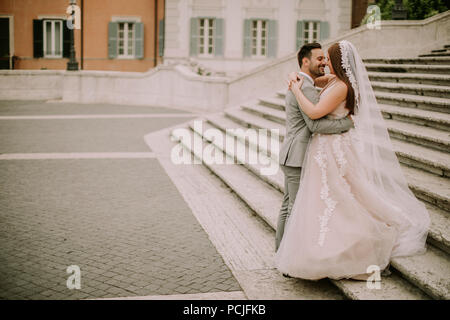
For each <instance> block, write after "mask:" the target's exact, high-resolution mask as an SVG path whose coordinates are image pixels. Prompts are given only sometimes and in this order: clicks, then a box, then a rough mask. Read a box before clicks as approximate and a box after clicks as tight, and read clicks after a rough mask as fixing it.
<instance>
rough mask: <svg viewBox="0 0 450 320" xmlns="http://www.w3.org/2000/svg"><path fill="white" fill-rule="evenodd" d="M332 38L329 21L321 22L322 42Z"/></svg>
mask: <svg viewBox="0 0 450 320" xmlns="http://www.w3.org/2000/svg"><path fill="white" fill-rule="evenodd" d="M329 36H330V25H329V23H328V22H327V21H321V22H320V40H325V39H328V37H329Z"/></svg>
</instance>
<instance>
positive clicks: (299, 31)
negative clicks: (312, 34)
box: [296, 20, 304, 50]
mask: <svg viewBox="0 0 450 320" xmlns="http://www.w3.org/2000/svg"><path fill="white" fill-rule="evenodd" d="M303 25H304V23H303V20H300V21H297V39H296V40H297V41H296V48H297V49H296V50H300V48H301V47H302V45H303Z"/></svg>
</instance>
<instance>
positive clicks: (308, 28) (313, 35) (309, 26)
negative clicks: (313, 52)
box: [303, 21, 320, 44]
mask: <svg viewBox="0 0 450 320" xmlns="http://www.w3.org/2000/svg"><path fill="white" fill-rule="evenodd" d="M303 23H304V25H303V44H305V43H311V42H317V41H319V35H320V22H319V21H304V22H303Z"/></svg>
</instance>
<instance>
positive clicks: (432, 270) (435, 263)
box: [391, 246, 450, 300]
mask: <svg viewBox="0 0 450 320" xmlns="http://www.w3.org/2000/svg"><path fill="white" fill-rule="evenodd" d="M391 265H392V267H394V268H395V269H397V270H398V271H399V272H401V275H402V277H404V278H405V279H407V280H408V281H410V282H411V283H412V284H414V285H416V286H418V287H419V288H420V289H422V290H423V291H424V292H425V293H426V294H428V295H429V296H430V297H432V298H433V299H438V300H449V299H450V282H449V281H450V257H449V256H448V255H447V254H446V253H444V252H442V251H441V250H439V249H436V248H433V247H431V246H428V248H427V252H426V253H425V254H423V255H416V256H412V257H401V258H394V259H392V261H391Z"/></svg>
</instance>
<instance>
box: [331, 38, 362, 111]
mask: <svg viewBox="0 0 450 320" xmlns="http://www.w3.org/2000/svg"><path fill="white" fill-rule="evenodd" d="M328 54H329V56H330V61H331V65H332V66H333V69H334V73H335V74H336V77H338V78H339V79H340V80H342V81H344V83H345V84H346V85H347V89H348V90H347V98H346V100H347V102H346V107H347V109H348V110H350V114H354V111H355V91H354V90H353V87H352V84H351V83H350V80H349V79H348V77H347V74H346V73H345V70H344V68H343V67H342V52H341V48H340V47H339V43H338V42H336V43H335V44H333V45H332V46H331V47H330V48H329V49H328Z"/></svg>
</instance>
